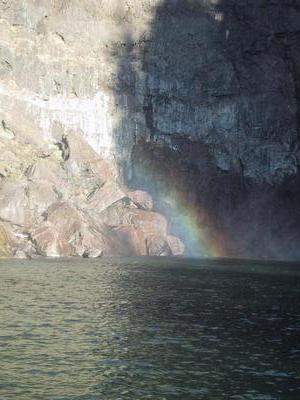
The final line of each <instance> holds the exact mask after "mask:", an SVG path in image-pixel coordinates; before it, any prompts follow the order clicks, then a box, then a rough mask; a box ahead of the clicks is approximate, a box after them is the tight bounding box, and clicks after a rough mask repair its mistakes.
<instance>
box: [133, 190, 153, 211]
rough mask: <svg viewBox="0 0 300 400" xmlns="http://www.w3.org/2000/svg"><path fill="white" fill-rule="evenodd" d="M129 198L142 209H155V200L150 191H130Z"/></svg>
mask: <svg viewBox="0 0 300 400" xmlns="http://www.w3.org/2000/svg"><path fill="white" fill-rule="evenodd" d="M127 196H128V197H129V199H130V200H131V201H132V202H133V203H134V204H135V205H136V206H137V207H138V208H140V209H142V210H148V211H151V210H152V209H153V200H152V197H151V196H150V194H149V193H147V192H144V191H143V190H135V191H134V192H128V193H127Z"/></svg>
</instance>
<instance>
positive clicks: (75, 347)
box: [0, 259, 300, 400]
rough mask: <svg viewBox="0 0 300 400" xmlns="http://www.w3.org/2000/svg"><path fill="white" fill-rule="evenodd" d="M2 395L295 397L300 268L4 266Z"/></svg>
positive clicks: (2, 398) (299, 387)
mask: <svg viewBox="0 0 300 400" xmlns="http://www.w3.org/2000/svg"><path fill="white" fill-rule="evenodd" d="M0 276H1V281H0V323H1V325H0V368H1V369H0V400H25V399H26V400H37V399H40V400H48V399H49V400H50V399H51V400H94V399H95V400H96V399H99V400H100V399H101V400H102V399H103V400H106V399H107V400H109V399H114V400H116V399H132V400H135V399H136V400H140V399H157V400H163V399H168V400H169V399H170V400H171V399H180V400H185V399H186V400H189V399H195V400H196V399H197V400H198V399H205V400H222V399H234V400H253V399H255V400H273V399H278V400H287V399H294V400H299V399H300V265H299V266H297V265H287V264H280V263H278V264H274V263H273V264H272V263H271V264H268V263H256V262H252V263H249V262H248V263H246V262H242V261H234V262H233V261H232V262H231V261H196V260H171V259H167V260H165V259H159V260H158V259H149V260H141V259H136V260H120V259H111V260H102V259H101V260H93V261H90V260H84V261H82V260H79V259H78V260H72V259H69V260H64V261H60V262H58V261H55V260H53V261H44V260H42V261H39V260H35V261H29V262H28V261H27V262H24V261H14V262H12V261H9V262H5V261H2V262H1V263H0Z"/></svg>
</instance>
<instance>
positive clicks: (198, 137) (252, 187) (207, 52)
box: [120, 0, 300, 258]
mask: <svg viewBox="0 0 300 400" xmlns="http://www.w3.org/2000/svg"><path fill="white" fill-rule="evenodd" d="M147 39H148V40H147V42H146V44H145V45H144V48H143V50H142V52H141V54H142V57H143V66H142V73H139V75H138V76H137V74H135V73H134V71H133V68H132V71H131V74H127V76H132V74H133V75H134V76H135V79H133V81H135V82H136V83H135V86H134V85H132V84H131V85H128V87H129V92H128V96H133V95H134V90H136V92H138V93H139V92H140V91H141V90H143V114H144V121H145V129H144V130H142V131H141V134H140V135H138V137H137V138H136V143H135V145H134V147H133V151H132V164H131V167H132V169H131V170H130V171H129V180H130V182H131V184H132V185H133V186H135V185H136V186H137V187H141V188H144V189H145V190H148V191H150V192H151V193H152V194H153V195H154V198H155V200H156V201H157V202H158V203H159V204H160V209H161V210H164V212H166V213H167V214H168V215H169V218H170V219H171V220H172V221H173V231H174V232H176V233H177V234H179V235H180V234H181V235H182V237H184V236H185V233H184V232H183V229H182V227H180V223H179V221H178V218H177V217H178V215H176V214H177V210H176V207H173V209H172V206H171V205H170V203H167V202H166V201H165V199H166V197H173V198H174V197H177V199H178V197H179V198H180V203H181V205H182V208H183V209H184V210H185V212H186V214H187V215H188V214H189V210H190V209H193V216H192V218H194V216H195V210H196V214H197V216H198V217H199V220H198V221H197V223H198V225H199V229H204V230H205V236H206V237H207V238H208V239H207V240H208V241H213V242H216V243H217V246H218V247H219V248H220V249H221V250H220V254H223V255H231V256H248V257H262V256H263V257H264V256H266V257H275V258H299V257H300V250H299V248H300V246H299V245H300V233H299V232H300V229H299V228H300V216H299V206H298V204H299V197H300V196H299V194H300V189H299V185H298V184H299V175H298V166H299V155H300V153H299V144H300V142H299V127H300V125H299V122H300V121H299V110H300V2H299V1H297V0H296V1H288V0H283V1H282V0H280V1H276V0H275V1H264V0H250V1H236V0H218V1H208V0H207V1H204V0H203V1H200V0H199V1H187V0H186V1H172V0H165V1H164V2H162V3H161V4H160V5H159V6H158V7H157V10H156V13H155V17H154V18H153V23H152V27H151V32H150V33H149V34H148V37H147ZM130 54H131V53H130V51H129V50H128V57H129V59H130ZM127 68H130V63H128V65H127ZM124 69H125V70H126V68H125V67H124V62H123V63H122V64H121V67H120V73H121V75H122V77H123V78H122V79H124V74H123V72H124ZM127 71H128V70H127ZM140 76H142V77H143V79H142V80H141V79H139V77H140ZM131 80H132V78H131ZM120 82H121V83H124V82H123V80H120ZM123 87H124V85H123ZM192 247H194V246H190V251H191V252H194V250H195V249H193V248H192ZM196 253H197V249H196Z"/></svg>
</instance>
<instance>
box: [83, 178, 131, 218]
mask: <svg viewBox="0 0 300 400" xmlns="http://www.w3.org/2000/svg"><path fill="white" fill-rule="evenodd" d="M125 197H126V195H125V193H124V191H123V190H122V188H121V187H120V185H119V184H118V183H117V182H115V181H107V182H106V183H105V184H104V185H103V186H101V187H99V188H97V187H96V188H95V191H94V193H91V194H90V195H89V196H88V199H87V202H86V203H84V204H83V207H84V208H85V209H86V210H91V211H93V212H97V213H101V212H102V211H104V210H105V209H106V208H108V207H109V206H111V205H112V204H114V203H116V202H118V201H119V200H121V199H123V198H125Z"/></svg>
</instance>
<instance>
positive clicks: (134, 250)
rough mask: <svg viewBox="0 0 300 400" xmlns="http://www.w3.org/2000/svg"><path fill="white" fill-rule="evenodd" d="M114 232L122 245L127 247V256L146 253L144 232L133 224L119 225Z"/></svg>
mask: <svg viewBox="0 0 300 400" xmlns="http://www.w3.org/2000/svg"><path fill="white" fill-rule="evenodd" d="M116 232H117V234H118V236H119V238H120V239H121V241H122V243H123V245H124V246H126V247H127V249H128V252H129V254H128V255H129V256H145V255H147V247H146V239H145V235H144V233H143V232H142V231H141V230H139V229H137V228H135V227H133V226H120V227H118V228H116Z"/></svg>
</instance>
